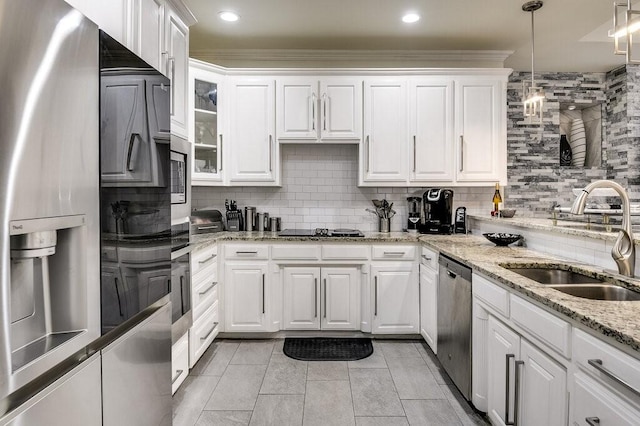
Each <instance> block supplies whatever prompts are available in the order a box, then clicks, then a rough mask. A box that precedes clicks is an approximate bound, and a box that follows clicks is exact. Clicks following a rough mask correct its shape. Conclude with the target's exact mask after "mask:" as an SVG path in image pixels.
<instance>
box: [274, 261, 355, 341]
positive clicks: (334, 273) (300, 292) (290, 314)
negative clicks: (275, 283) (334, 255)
mask: <svg viewBox="0 0 640 426" xmlns="http://www.w3.org/2000/svg"><path fill="white" fill-rule="evenodd" d="M359 275H360V270H359V268H358V267H350V266H349V267H346V266H345V267H322V268H320V267H284V268H283V293H284V294H283V321H284V323H283V328H285V329H287V330H319V329H323V330H357V329H358V328H359V318H360V312H359V311H360V309H359V307H360V291H359V289H360V280H359Z"/></svg>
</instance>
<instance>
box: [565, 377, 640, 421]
mask: <svg viewBox="0 0 640 426" xmlns="http://www.w3.org/2000/svg"><path fill="white" fill-rule="evenodd" d="M573 377H574V386H573V392H572V394H571V404H570V405H571V418H570V424H572V425H585V426H586V425H588V424H589V423H587V419H590V421H591V424H600V425H602V426H605V425H615V426H633V425H640V412H638V409H637V408H633V407H632V406H630V405H629V404H627V403H625V402H624V401H623V400H622V399H621V398H620V397H618V396H616V395H615V394H613V393H612V392H611V391H609V390H608V389H607V388H606V387H605V386H603V385H602V384H600V383H598V382H597V381H596V380H593V379H592V378H590V377H589V376H587V375H586V374H584V373H581V372H577V373H576V374H574V376H573ZM596 419H597V420H596Z"/></svg>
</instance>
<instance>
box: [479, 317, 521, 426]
mask: <svg viewBox="0 0 640 426" xmlns="http://www.w3.org/2000/svg"><path fill="white" fill-rule="evenodd" d="M488 327H489V329H488V333H489V340H488V343H487V346H488V347H487V352H488V377H489V379H488V382H489V383H488V385H489V386H488V392H487V405H488V412H487V414H488V416H489V419H490V420H491V423H492V424H494V425H505V423H507V422H513V419H514V412H513V407H514V401H515V399H514V393H515V380H514V378H515V370H514V369H515V367H516V366H515V360H518V359H520V336H519V335H518V334H516V333H515V332H514V331H513V330H511V329H510V328H508V327H507V326H505V325H504V324H502V323H501V322H500V321H498V320H497V319H495V318H494V317H492V316H489V326H488ZM507 375H509V377H508V378H509V380H507ZM507 392H508V393H509V400H508V401H507ZM507 407H508V408H507ZM507 410H508V414H509V416H508V417H509V418H508V419H506V418H505V413H506V412H507Z"/></svg>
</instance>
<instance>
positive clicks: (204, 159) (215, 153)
mask: <svg viewBox="0 0 640 426" xmlns="http://www.w3.org/2000/svg"><path fill="white" fill-rule="evenodd" d="M224 78H225V77H224V75H222V74H221V73H220V72H217V71H216V69H215V68H214V67H213V66H211V65H209V64H206V63H204V62H200V61H197V60H194V59H191V61H190V62H189V89H188V91H189V101H188V102H189V105H190V114H189V140H190V141H193V162H192V164H193V170H192V173H191V182H192V184H193V185H197V186H200V185H204V186H214V185H222V184H223V183H224V180H223V177H224V175H223V172H224V164H223V161H224V159H223V157H222V155H223V153H224V151H223V149H224V147H223V142H224V140H223V136H224V134H223V121H222V118H223V113H224V85H223V82H224Z"/></svg>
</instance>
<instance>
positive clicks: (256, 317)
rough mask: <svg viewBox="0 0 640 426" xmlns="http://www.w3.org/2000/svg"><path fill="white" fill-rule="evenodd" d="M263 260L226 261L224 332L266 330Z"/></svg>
mask: <svg viewBox="0 0 640 426" xmlns="http://www.w3.org/2000/svg"><path fill="white" fill-rule="evenodd" d="M267 270H268V268H267V262H226V263H225V275H224V279H225V282H224V306H225V331H227V332H233V331H268V330H267V325H268V323H267V315H268V310H269V298H268V297H267V295H268V294H269V285H268V279H267Z"/></svg>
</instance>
